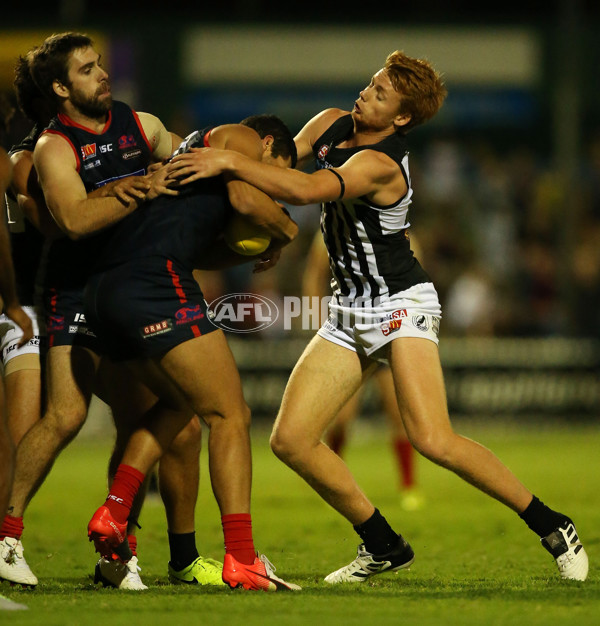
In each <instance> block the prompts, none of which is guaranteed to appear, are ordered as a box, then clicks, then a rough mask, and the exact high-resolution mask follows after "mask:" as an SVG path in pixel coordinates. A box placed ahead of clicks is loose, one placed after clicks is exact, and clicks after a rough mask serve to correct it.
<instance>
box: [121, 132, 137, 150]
mask: <svg viewBox="0 0 600 626" xmlns="http://www.w3.org/2000/svg"><path fill="white" fill-rule="evenodd" d="M135 146H137V142H136V141H135V137H134V136H133V135H121V136H120V137H119V150H127V148H134V147H135Z"/></svg>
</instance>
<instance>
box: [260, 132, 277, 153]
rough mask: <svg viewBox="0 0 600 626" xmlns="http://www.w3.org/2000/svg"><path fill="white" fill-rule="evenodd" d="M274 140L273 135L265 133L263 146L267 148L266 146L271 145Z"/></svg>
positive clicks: (269, 146)
mask: <svg viewBox="0 0 600 626" xmlns="http://www.w3.org/2000/svg"><path fill="white" fill-rule="evenodd" d="M274 141H275V138H274V137H273V135H265V136H264V137H263V140H262V144H263V148H264V149H265V150H267V149H268V148H271V147H272V146H273V142H274Z"/></svg>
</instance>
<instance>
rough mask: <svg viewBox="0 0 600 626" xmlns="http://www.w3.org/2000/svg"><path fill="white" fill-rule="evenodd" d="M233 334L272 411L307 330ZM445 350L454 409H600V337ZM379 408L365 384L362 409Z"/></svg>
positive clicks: (563, 412)
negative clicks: (271, 336) (258, 336)
mask: <svg viewBox="0 0 600 626" xmlns="http://www.w3.org/2000/svg"><path fill="white" fill-rule="evenodd" d="M228 339H229V342H230V345H231V348H232V350H233V353H234V355H235V358H236V361H237V363H238V366H239V369H240V372H241V376H242V381H243V385H244V393H245V396H246V401H247V402H248V404H249V405H250V407H251V409H252V412H253V415H254V416H255V417H256V418H268V419H273V418H274V417H275V415H276V413H277V409H278V408H279V404H280V401H281V397H282V394H283V390H284V388H285V384H286V382H287V379H288V377H289V374H290V372H291V370H292V368H293V366H294V364H295V362H296V360H297V359H298V357H299V356H300V354H301V353H302V350H303V349H304V347H305V346H306V344H307V343H308V340H309V337H290V338H286V339H277V340H253V339H240V338H238V337H235V336H232V335H229V337H228ZM440 355H441V359H442V366H443V369H444V376H445V380H446V388H447V393H448V405H449V409H450V413H451V414H452V415H469V416H480V415H484V416H485V415H506V416H527V415H537V416H539V415H554V416H560V417H569V418H573V419H579V418H594V417H598V416H600V342H598V341H597V340H586V339H565V338H556V339H554V338H553V339H488V338H469V339H454V338H453V339H450V338H449V339H443V340H442V341H441V343H440ZM377 410H378V399H377V396H376V394H375V393H372V391H369V390H368V389H367V390H366V393H365V396H364V401H363V407H362V412H363V414H364V413H365V412H373V411H377Z"/></svg>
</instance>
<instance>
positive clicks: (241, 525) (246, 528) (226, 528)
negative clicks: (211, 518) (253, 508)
mask: <svg viewBox="0 0 600 626" xmlns="http://www.w3.org/2000/svg"><path fill="white" fill-rule="evenodd" d="M221 524H222V525H223V536H224V538H225V552H226V553H227V554H231V556H232V557H233V558H234V559H235V560H236V561H239V562H240V563H244V564H245V565H252V563H254V559H255V558H256V550H255V549H254V540H253V539H252V517H251V515H250V513H237V514H234V515H223V517H221Z"/></svg>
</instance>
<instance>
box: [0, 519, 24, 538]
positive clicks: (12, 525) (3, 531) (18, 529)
mask: <svg viewBox="0 0 600 626" xmlns="http://www.w3.org/2000/svg"><path fill="white" fill-rule="evenodd" d="M22 534H23V518H22V517H13V516H12V515H7V516H6V517H5V518H4V520H3V521H2V526H0V541H1V540H2V539H4V537H13V538H14V539H20V538H21V535H22Z"/></svg>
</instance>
